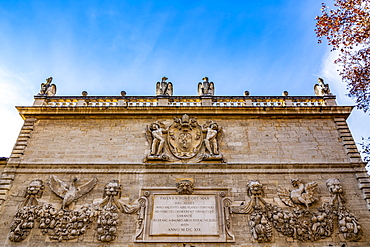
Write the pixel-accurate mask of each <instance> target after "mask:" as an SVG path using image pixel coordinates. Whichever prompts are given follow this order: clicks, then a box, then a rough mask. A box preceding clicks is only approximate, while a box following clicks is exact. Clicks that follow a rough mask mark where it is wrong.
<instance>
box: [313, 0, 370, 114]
mask: <svg viewBox="0 0 370 247" xmlns="http://www.w3.org/2000/svg"><path fill="white" fill-rule="evenodd" d="M321 11H322V16H317V17H316V20H317V22H316V29H315V32H316V35H317V37H318V38H319V43H321V42H322V40H323V38H326V40H327V42H328V44H329V45H330V46H331V47H332V50H339V51H340V55H339V58H338V59H336V60H335V61H334V63H336V64H340V65H341V66H342V70H341V71H340V75H341V77H342V80H343V81H345V82H347V87H348V90H349V94H348V95H349V96H350V97H352V98H355V99H356V105H357V107H358V108H359V109H362V110H363V111H365V112H367V111H368V110H370V106H369V104H370V1H369V0H335V4H334V9H329V8H328V7H327V6H326V5H325V4H322V9H321Z"/></svg>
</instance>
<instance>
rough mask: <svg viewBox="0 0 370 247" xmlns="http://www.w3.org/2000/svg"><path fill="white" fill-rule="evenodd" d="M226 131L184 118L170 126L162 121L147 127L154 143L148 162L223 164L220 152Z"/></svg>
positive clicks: (193, 119)
mask: <svg viewBox="0 0 370 247" xmlns="http://www.w3.org/2000/svg"><path fill="white" fill-rule="evenodd" d="M221 135H222V128H221V127H219V126H218V124H217V123H216V122H214V121H212V120H208V121H206V122H205V123H204V124H203V125H200V124H199V123H198V121H197V119H196V118H190V117H189V116H188V115H186V114H185V115H183V116H182V117H181V118H177V117H175V118H174V120H173V122H172V123H171V124H170V125H169V126H165V124H163V123H162V122H161V121H156V122H154V123H151V124H150V125H148V126H147V127H146V137H147V140H148V142H149V144H150V152H149V155H147V156H146V158H145V160H144V161H145V162H148V161H171V160H181V161H183V162H187V161H189V160H190V159H194V161H195V162H201V161H204V160H214V161H221V162H222V161H223V156H222V154H221V152H220V146H219V145H220V144H219V143H220V139H221Z"/></svg>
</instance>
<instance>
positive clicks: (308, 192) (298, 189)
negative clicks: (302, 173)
mask: <svg viewBox="0 0 370 247" xmlns="http://www.w3.org/2000/svg"><path fill="white" fill-rule="evenodd" d="M291 181H292V185H293V187H294V188H295V189H294V190H287V189H285V188H280V189H278V195H279V198H280V200H282V201H283V202H284V204H285V205H287V206H290V207H295V206H296V205H297V204H298V205H299V204H303V205H305V206H306V207H307V209H308V207H309V205H310V204H312V203H314V202H315V201H317V200H318V198H317V197H316V195H315V194H316V190H317V186H318V184H317V182H311V183H308V184H304V183H302V182H301V181H300V180H299V179H292V180H291Z"/></svg>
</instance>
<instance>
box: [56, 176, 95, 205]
mask: <svg viewBox="0 0 370 247" xmlns="http://www.w3.org/2000/svg"><path fill="white" fill-rule="evenodd" d="M76 181H77V178H73V179H72V180H71V182H70V183H69V184H67V183H65V182H64V181H62V180H60V179H58V178H57V177H56V176H54V175H52V176H51V177H50V179H49V187H50V189H51V191H53V192H54V193H55V194H56V195H57V196H59V197H60V198H62V199H63V202H62V209H66V208H67V207H69V205H71V204H72V203H74V202H75V201H77V199H78V198H80V197H81V196H83V195H85V194H87V193H89V192H90V191H91V190H92V189H93V188H94V187H95V185H96V182H97V181H98V179H97V178H92V179H91V180H90V181H89V182H87V183H85V184H83V185H81V186H79V187H77V188H76V186H75V183H76ZM72 206H73V205H72Z"/></svg>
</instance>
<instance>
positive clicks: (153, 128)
mask: <svg viewBox="0 0 370 247" xmlns="http://www.w3.org/2000/svg"><path fill="white" fill-rule="evenodd" d="M165 131H166V130H165V126H164V124H163V123H162V122H160V121H157V122H154V123H152V124H150V125H149V126H147V131H146V137H147V139H148V141H149V143H150V144H151V148H150V155H151V156H160V155H161V154H163V148H164V144H165V138H164V136H163V134H164V132H165Z"/></svg>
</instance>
